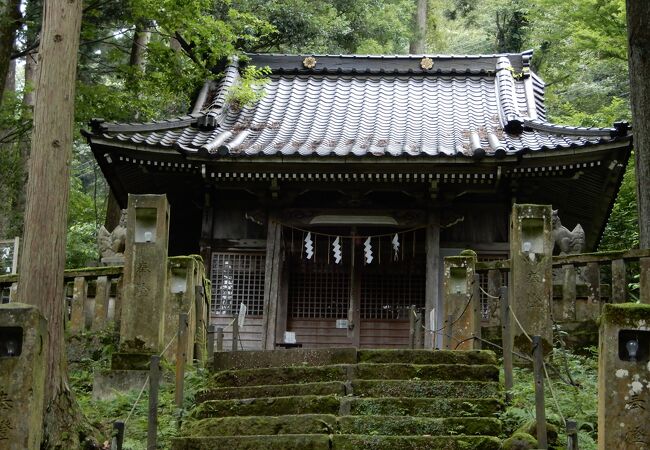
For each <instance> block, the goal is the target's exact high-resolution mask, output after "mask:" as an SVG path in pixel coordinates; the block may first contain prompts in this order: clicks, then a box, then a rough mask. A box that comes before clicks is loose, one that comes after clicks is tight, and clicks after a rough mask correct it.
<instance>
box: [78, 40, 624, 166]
mask: <svg viewBox="0 0 650 450" xmlns="http://www.w3.org/2000/svg"><path fill="white" fill-rule="evenodd" d="M302 58H304V57H302V56H295V55H292V56H286V55H284V56H283V55H254V56H253V58H252V62H253V63H254V64H256V65H262V64H268V65H269V66H271V68H272V69H273V72H272V74H271V75H270V77H269V82H268V83H266V84H265V85H264V86H263V89H264V92H265V95H264V96H263V97H262V99H261V100H260V101H259V102H257V103H256V104H254V105H251V106H247V107H244V108H243V109H235V108H233V107H229V105H228V104H227V102H226V93H227V90H228V87H229V86H231V85H232V84H233V83H235V82H237V80H238V77H239V75H238V69H237V67H236V66H235V65H231V66H229V67H228V69H227V70H226V72H225V74H224V76H223V77H222V79H221V81H220V82H219V83H210V84H208V85H206V86H208V90H210V92H208V93H207V94H205V93H204V94H202V100H203V101H205V104H203V105H195V107H194V111H201V113H200V114H192V115H190V116H184V117H181V118H178V119H175V120H167V121H163V122H157V123H155V124H110V123H105V122H97V123H94V124H93V125H94V127H93V133H90V137H91V139H92V137H93V136H96V135H101V136H102V137H103V138H104V139H108V140H111V139H113V140H117V141H122V142H131V143H134V144H145V145H149V146H153V147H163V148H170V149H171V148H173V150H170V151H176V150H178V151H181V152H182V153H185V154H197V155H203V156H205V157H217V156H219V157H224V156H228V155H232V156H261V155H267V156H271V155H281V156H303V157H323V156H332V155H336V156H349V155H354V156H359V157H364V156H365V157H372V156H374V157H383V156H393V157H401V156H405V157H406V156H421V155H426V156H432V157H433V156H455V155H463V156H477V155H480V156H482V155H486V156H504V155H507V154H515V153H518V152H522V151H544V150H548V149H558V148H568V147H574V146H584V145H590V144H598V143H603V142H609V141H611V140H613V139H616V138H618V137H621V132H620V131H619V132H616V130H614V129H613V128H576V127H563V126H558V125H554V124H551V123H548V122H546V121H545V109H544V103H543V99H544V84H543V82H542V81H541V80H540V79H539V77H537V76H536V75H535V74H533V73H531V72H530V71H529V70H528V60H529V54H528V53H523V54H517V55H487V56H467V57H460V56H443V57H432V59H433V60H434V68H433V69H432V70H431V71H425V70H423V69H421V68H420V67H419V61H420V59H421V57H420V56H418V57H413V56H409V57H398V56H396V57H393V56H385V57H358V56H356V57H355V56H317V57H316V59H317V61H318V62H317V65H316V67H315V68H314V69H313V70H308V69H305V68H304V67H302V65H301V61H302ZM384 66H385V69H382V67H384ZM489 67H491V68H492V69H491V70H490V69H489ZM208 118H211V119H209V120H208Z"/></svg>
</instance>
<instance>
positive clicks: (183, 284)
mask: <svg viewBox="0 0 650 450" xmlns="http://www.w3.org/2000/svg"><path fill="white" fill-rule="evenodd" d="M198 264H201V265H202V264H203V263H202V262H199V263H198ZM198 264H197V260H196V259H194V257H192V256H176V257H173V258H169V262H168V264H167V266H168V267H167V277H168V278H167V290H166V300H165V338H164V340H163V341H164V345H167V343H168V342H170V341H171V340H172V339H174V337H175V336H176V335H177V333H178V315H179V314H181V313H187V322H188V325H189V330H188V336H189V338H188V340H187V349H186V350H185V354H186V355H187V358H186V361H185V362H186V363H188V364H191V363H192V360H193V358H194V330H195V329H196V322H197V318H196V289H195V288H194V287H195V284H196V273H197V271H198V268H197V266H198ZM163 356H165V358H167V360H168V361H172V362H173V361H176V345H175V344H174V345H172V346H170V347H169V349H168V350H167V352H166V353H165V354H164V355H163Z"/></svg>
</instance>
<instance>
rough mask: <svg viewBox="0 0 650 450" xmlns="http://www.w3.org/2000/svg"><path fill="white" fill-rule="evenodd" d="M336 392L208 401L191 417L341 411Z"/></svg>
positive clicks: (194, 411) (333, 412) (193, 412)
mask: <svg viewBox="0 0 650 450" xmlns="http://www.w3.org/2000/svg"><path fill="white" fill-rule="evenodd" d="M339 406H340V403H339V397H338V396H336V395H326V396H318V395H301V396H293V397H266V398H250V399H237V400H209V401H206V402H203V403H201V404H200V405H199V406H198V407H196V408H195V409H194V410H193V411H192V417H194V418H197V419H204V418H208V417H228V416H280V415H285V414H338V412H339Z"/></svg>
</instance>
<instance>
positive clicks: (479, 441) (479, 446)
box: [332, 434, 501, 450]
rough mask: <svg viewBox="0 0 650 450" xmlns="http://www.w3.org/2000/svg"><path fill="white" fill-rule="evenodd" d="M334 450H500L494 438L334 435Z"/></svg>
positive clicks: (498, 443) (499, 444)
mask: <svg viewBox="0 0 650 450" xmlns="http://www.w3.org/2000/svg"><path fill="white" fill-rule="evenodd" d="M332 444H333V445H332V450H397V449H399V450H499V449H500V448H501V441H500V440H499V439H498V438H496V437H493V436H370V435H345V434H341V435H334V436H332Z"/></svg>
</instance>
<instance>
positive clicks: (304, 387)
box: [196, 381, 346, 403]
mask: <svg viewBox="0 0 650 450" xmlns="http://www.w3.org/2000/svg"><path fill="white" fill-rule="evenodd" d="M291 395H341V396H343V395H346V391H345V383H344V382H342V381H326V382H318V383H302V384H271V385H267V386H241V387H221V388H213V389H208V390H206V391H204V392H201V393H199V394H198V395H197V396H196V402H197V403H201V402H204V401H206V400H229V399H237V398H259V397H287V396H291Z"/></svg>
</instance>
